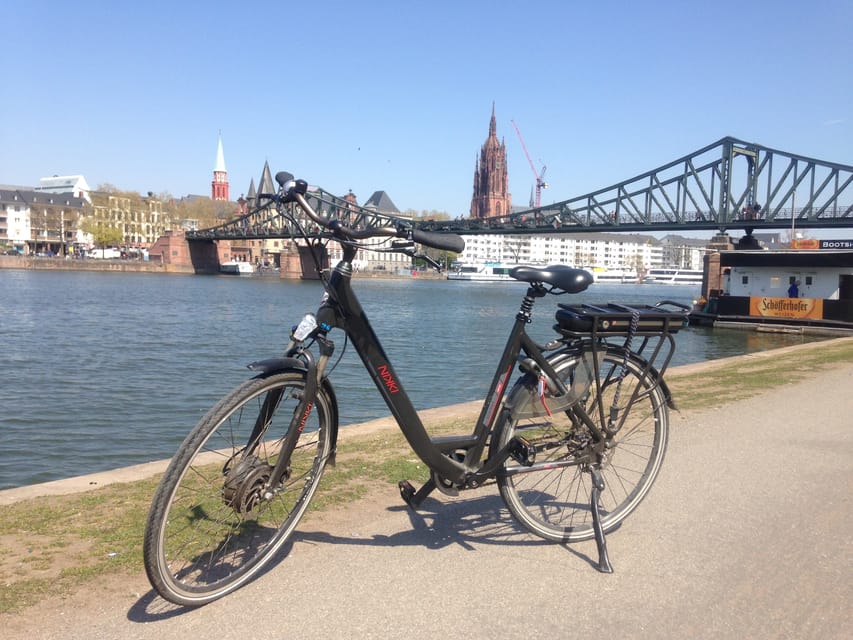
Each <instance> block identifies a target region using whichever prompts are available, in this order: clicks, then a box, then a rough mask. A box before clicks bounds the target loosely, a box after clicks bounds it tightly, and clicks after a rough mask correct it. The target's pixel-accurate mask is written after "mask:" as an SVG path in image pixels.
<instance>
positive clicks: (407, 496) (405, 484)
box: [397, 480, 417, 507]
mask: <svg viewBox="0 0 853 640" xmlns="http://www.w3.org/2000/svg"><path fill="white" fill-rule="evenodd" d="M397 487H398V488H399V489H400V497H401V498H403V502H405V503H406V504H407V505H409V506H410V507H411V506H412V498H413V497H414V496H415V494H416V493H417V491H415V487H414V485H413V484H412V483H411V482H409V481H408V480H400V482H398V483H397Z"/></svg>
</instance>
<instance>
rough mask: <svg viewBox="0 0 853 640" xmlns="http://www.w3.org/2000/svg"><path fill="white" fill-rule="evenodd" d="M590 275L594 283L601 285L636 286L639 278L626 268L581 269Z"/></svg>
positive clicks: (634, 271) (634, 272)
mask: <svg viewBox="0 0 853 640" xmlns="http://www.w3.org/2000/svg"><path fill="white" fill-rule="evenodd" d="M581 268H582V269H584V270H586V271H588V272H589V273H591V274H592V279H593V281H594V282H600V283H601V284H605V283H610V284H637V283H638V282H639V281H640V277H639V276H638V275H637V272H636V270H634V269H630V268H628V267H581Z"/></svg>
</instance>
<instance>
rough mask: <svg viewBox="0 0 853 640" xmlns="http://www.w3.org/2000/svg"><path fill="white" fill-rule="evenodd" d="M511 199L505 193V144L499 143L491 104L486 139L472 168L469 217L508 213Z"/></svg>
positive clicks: (493, 109) (493, 106) (488, 216)
mask: <svg viewBox="0 0 853 640" xmlns="http://www.w3.org/2000/svg"><path fill="white" fill-rule="evenodd" d="M511 206H512V196H511V195H510V194H509V193H508V191H507V166H506V145H505V144H504V142H503V140H501V141H500V142H498V135H497V124H496V120H495V105H494V103H492V120H491V122H490V123H489V137H488V138H486V142H485V143H484V144H483V147H482V149H480V157H479V158H478V159H477V164H476V166H475V167H474V196H473V197H472V198H471V217H472V218H491V217H493V216H503V215H507V214H508V213H509V212H510V208H511Z"/></svg>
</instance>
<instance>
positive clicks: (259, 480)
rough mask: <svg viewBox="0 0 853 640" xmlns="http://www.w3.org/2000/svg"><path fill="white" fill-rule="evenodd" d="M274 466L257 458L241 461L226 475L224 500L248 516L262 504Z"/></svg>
mask: <svg viewBox="0 0 853 640" xmlns="http://www.w3.org/2000/svg"><path fill="white" fill-rule="evenodd" d="M272 470H273V468H272V466H270V465H269V464H267V463H266V462H264V461H263V460H261V459H260V458H258V457H256V456H250V457H248V458H244V459H242V460H240V461H239V462H238V463H237V464H236V465H235V466H234V468H232V469H230V470H228V471H227V472H226V473H227V475H226V478H225V484H224V486H223V487H222V499H223V500H224V501H225V504H227V505H228V506H229V507H231V508H232V509H234V511H236V512H237V513H239V514H241V515H248V514H249V513H250V512H251V511H252V510H253V509H254V508H255V507H257V506H258V505H259V504H260V503H261V502H264V501H265V498H264V495H265V493H266V489H267V486H268V485H269V481H270V477H271V475H272Z"/></svg>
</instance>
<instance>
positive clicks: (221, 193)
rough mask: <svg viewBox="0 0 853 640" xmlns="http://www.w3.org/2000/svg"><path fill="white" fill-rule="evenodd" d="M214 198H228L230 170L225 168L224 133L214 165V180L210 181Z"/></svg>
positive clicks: (220, 139)
mask: <svg viewBox="0 0 853 640" xmlns="http://www.w3.org/2000/svg"><path fill="white" fill-rule="evenodd" d="M210 188H211V195H210V197H211V198H212V199H213V200H226V201H227V200H228V172H227V171H226V170H225V154H224V153H223V152H222V134H220V135H219V146H218V147H217V149H216V166H215V167H213V182H211V183H210Z"/></svg>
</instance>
